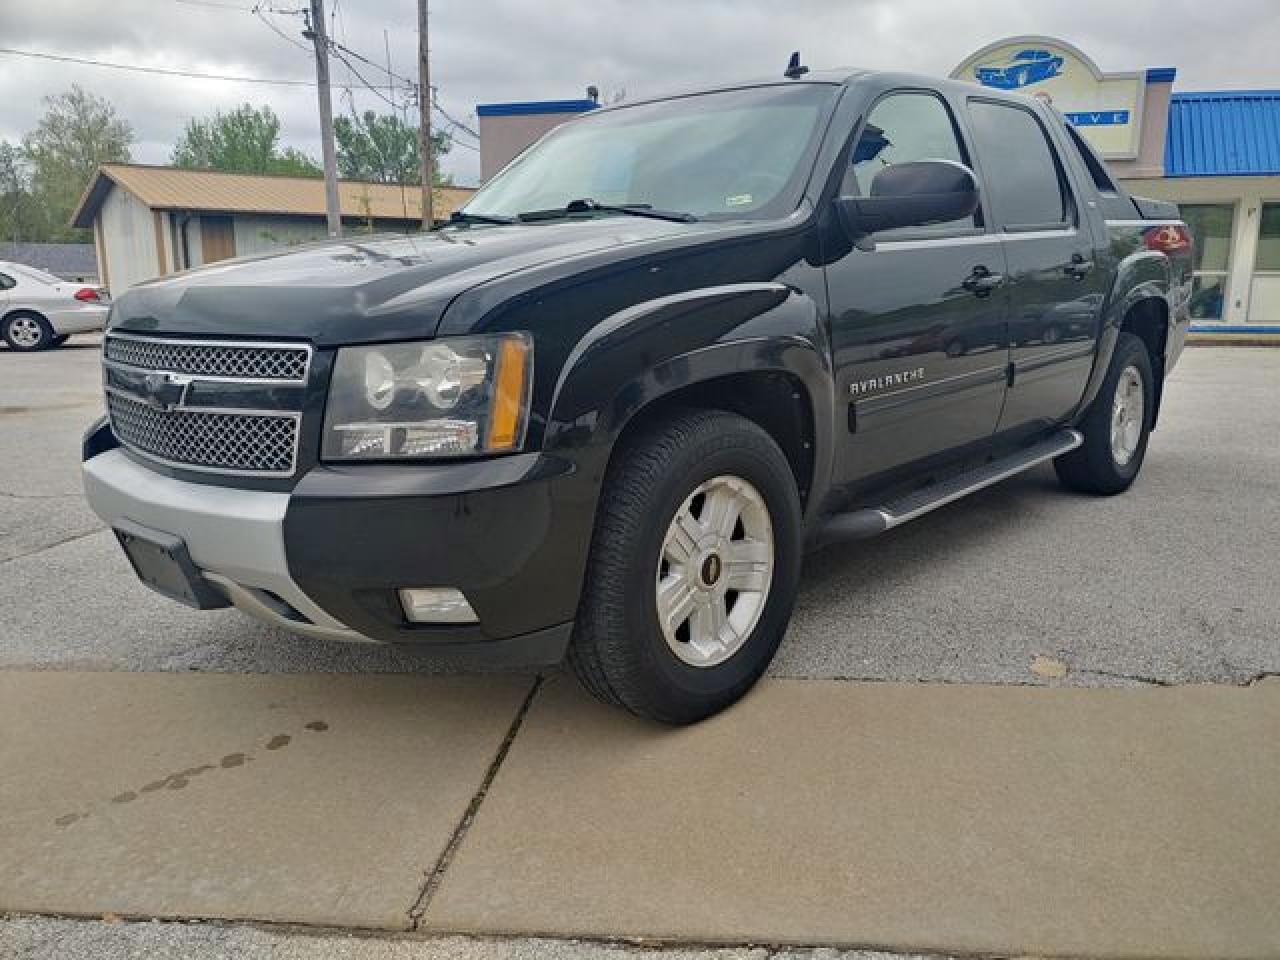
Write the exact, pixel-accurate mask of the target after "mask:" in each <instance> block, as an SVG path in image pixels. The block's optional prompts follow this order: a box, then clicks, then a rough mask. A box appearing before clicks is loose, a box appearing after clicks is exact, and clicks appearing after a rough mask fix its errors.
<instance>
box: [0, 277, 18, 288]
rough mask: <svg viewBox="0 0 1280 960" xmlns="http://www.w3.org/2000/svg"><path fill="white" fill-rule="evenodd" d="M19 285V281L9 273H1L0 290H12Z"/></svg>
mask: <svg viewBox="0 0 1280 960" xmlns="http://www.w3.org/2000/svg"><path fill="white" fill-rule="evenodd" d="M17 285H18V282H17V281H16V280H14V279H13V277H11V276H9V275H8V274H7V273H0V290H12V289H13V288H14V287H16V286H17Z"/></svg>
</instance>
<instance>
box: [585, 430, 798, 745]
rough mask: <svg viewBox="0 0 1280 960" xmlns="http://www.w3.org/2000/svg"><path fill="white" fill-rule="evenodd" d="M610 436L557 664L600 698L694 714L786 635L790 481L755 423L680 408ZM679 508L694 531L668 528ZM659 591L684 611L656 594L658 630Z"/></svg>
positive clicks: (741, 680)
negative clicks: (561, 661)
mask: <svg viewBox="0 0 1280 960" xmlns="http://www.w3.org/2000/svg"><path fill="white" fill-rule="evenodd" d="M622 444H623V446H622V448H621V449H620V450H618V451H617V452H616V453H615V455H614V457H613V459H612V461H611V462H610V465H609V470H608V472H607V474H606V476H605V483H604V489H603V492H602V494H601V498H600V505H599V510H598V513H597V517H596V525H595V532H594V535H593V538H592V545H591V554H590V561H589V565H588V569H587V577H586V583H585V585H584V588H583V596H582V600H581V603H580V605H579V610H578V616H577V619H576V622H575V625H574V633H573V638H572V640H571V642H570V646H569V664H570V666H571V667H572V669H573V671H574V672H575V673H576V674H577V676H578V678H579V680H580V681H581V682H582V684H583V686H585V687H586V688H587V690H589V691H590V692H591V693H592V694H594V695H595V696H596V697H597V698H599V699H600V700H603V701H604V702H605V703H609V704H613V705H616V706H620V707H623V708H624V709H626V710H629V711H631V712H632V713H634V714H636V715H638V716H641V717H646V718H649V719H651V720H657V721H660V722H663V723H670V724H685V723H693V722H695V721H698V720H701V719H703V718H705V717H708V716H711V715H712V714H714V713H716V712H718V711H720V710H723V709H724V708H725V707H727V706H729V705H730V704H732V703H734V702H735V701H736V700H738V699H739V698H740V697H741V696H742V695H743V694H745V693H746V692H747V691H748V690H749V689H750V688H751V686H752V685H753V684H754V683H755V682H756V680H758V679H759V678H760V675H761V674H762V673H764V671H765V668H766V667H768V665H769V662H770V661H771V660H772V659H773V655H774V652H775V651H776V650H777V648H778V644H779V643H780V642H781V640H782V635H783V633H784V632H785V631H786V628H787V623H788V621H789V620H790V618H791V608H792V605H793V603H794V601H795V594H796V588H797V585H798V583H799V579H800V560H801V514H800V498H799V495H798V493H797V492H796V482H795V478H794V476H793V474H792V472H791V466H790V464H789V463H788V462H787V458H786V456H785V455H784V454H783V453H782V451H781V450H780V449H779V448H778V445H777V444H776V443H774V441H773V439H772V438H771V437H770V436H769V435H768V434H767V433H766V432H765V431H764V430H762V429H761V428H760V427H759V426H757V425H756V424H754V423H752V422H751V421H750V420H747V419H744V418H743V417H740V416H737V415H735V414H731V413H725V412H721V411H680V412H677V413H675V414H674V415H673V416H672V417H671V418H670V419H668V420H665V421H662V422H657V423H654V424H651V425H649V426H647V427H643V428H641V429H640V431H639V432H638V433H637V434H636V435H635V436H632V437H627V438H624V439H623V441H622ZM699 498H701V500H699ZM713 505H714V506H713ZM735 509H736V510H737V511H738V512H737V515H736V519H733V513H732V511H733V510H735ZM678 514H679V517H680V519H681V520H682V525H681V526H680V527H679V528H678V529H679V530H680V531H694V532H695V534H696V537H683V538H682V536H681V535H680V534H679V533H677V525H676V518H677V515H678ZM713 514H715V515H716V516H713ZM719 517H723V518H726V519H725V520H724V521H723V522H716V521H717V519H718V518H719ZM730 525H731V526H732V529H731V532H729V533H728V535H727V537H726V536H725V534H724V531H727V530H730ZM717 530H719V531H720V532H719V533H717V532H716V531H717ZM699 538H700V539H699ZM770 538H771V540H772V550H771V551H770V550H769V549H768V542H769V539H770ZM686 543H688V544H690V545H691V546H692V545H694V544H695V543H696V546H693V548H692V549H688V550H685V548H684V544H686ZM761 544H764V546H763V547H762V546H760V545H761ZM721 554H723V556H721ZM770 554H771V556H770ZM748 556H749V557H750V559H749V560H748V559H744V558H746V557H748ZM675 557H684V558H685V560H683V561H676V560H674V559H673V558H675ZM734 561H737V562H736V563H735V562H734ZM769 561H771V562H772V568H771V570H769V571H768V572H767V574H766V573H765V572H764V571H765V565H766V564H767V563H768V562H769ZM748 580H749V581H750V582H751V583H752V587H744V589H743V590H741V591H737V590H734V589H732V588H730V587H729V584H730V583H731V582H742V583H746V582H748ZM660 587H661V589H662V591H663V593H664V595H665V597H666V598H672V597H684V596H685V595H686V594H687V595H688V596H690V597H692V598H693V600H692V601H690V606H689V609H690V610H691V612H690V613H689V614H687V619H676V618H677V617H678V616H679V614H678V613H675V611H677V610H681V609H684V607H682V606H681V604H679V603H678V602H676V601H673V600H668V601H666V602H668V606H667V607H665V608H664V609H667V610H668V611H671V612H672V617H671V620H670V625H669V627H668V628H667V629H664V627H663V625H662V623H661V622H660V619H659V609H660V601H659V589H660ZM761 587H762V589H756V588H761ZM721 601H722V602H723V606H721V607H717V606H716V604H717V603H720V602H721ZM716 610H723V611H725V612H726V614H727V615H726V616H725V619H724V622H723V623H719V622H718V621H717V615H716V614H715V612H714V611H716ZM708 625H711V626H712V629H707V627H708ZM726 630H727V631H728V632H726ZM695 631H696V632H695ZM717 631H718V632H717ZM682 637H683V639H682ZM695 641H700V642H697V643H695Z"/></svg>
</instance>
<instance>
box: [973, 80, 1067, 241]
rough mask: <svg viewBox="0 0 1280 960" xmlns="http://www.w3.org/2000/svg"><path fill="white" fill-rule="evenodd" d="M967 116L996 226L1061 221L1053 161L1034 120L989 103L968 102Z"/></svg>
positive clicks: (1061, 207)
mask: <svg viewBox="0 0 1280 960" xmlns="http://www.w3.org/2000/svg"><path fill="white" fill-rule="evenodd" d="M969 116H970V117H971V118H972V120H973V141H974V149H976V150H977V151H978V159H979V160H981V161H982V173H983V179H984V180H986V182H987V192H988V194H989V196H990V200H991V213H992V216H993V217H994V218H995V222H996V224H997V225H998V226H1001V227H1005V228H1013V229H1016V228H1019V227H1021V228H1026V227H1047V226H1056V225H1058V224H1061V223H1063V222H1065V221H1066V219H1067V203H1066V197H1065V196H1064V195H1063V192H1062V178H1061V177H1060V176H1059V174H1058V161H1057V158H1056V157H1055V156H1054V153H1053V148H1052V147H1051V146H1050V145H1049V140H1048V138H1047V137H1046V136H1045V132H1044V129H1043V128H1042V127H1041V126H1040V122H1039V121H1038V120H1037V119H1036V118H1035V116H1034V115H1033V114H1032V113H1031V112H1030V111H1029V110H1024V109H1022V108H1021V107H1016V106H1013V105H1012V104H1006V103H992V102H991V101H988V100H971V101H970V102H969Z"/></svg>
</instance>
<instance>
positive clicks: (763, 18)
mask: <svg viewBox="0 0 1280 960" xmlns="http://www.w3.org/2000/svg"><path fill="white" fill-rule="evenodd" d="M305 4H306V0H273V2H272V3H271V4H267V3H265V2H264V3H263V7H264V8H266V7H270V6H274V8H275V10H277V11H284V10H289V9H291V8H297V7H299V6H303V5H305ZM327 6H328V9H329V10H330V11H331V12H333V11H334V9H335V7H336V16H335V17H334V18H333V26H334V31H333V32H334V37H335V39H336V40H338V41H339V42H340V43H343V44H344V45H346V46H347V47H349V48H351V49H352V50H355V51H357V52H358V53H360V54H363V55H364V56H366V57H368V58H369V59H371V60H374V61H376V62H378V63H383V62H384V61H385V59H386V52H385V47H384V40H383V35H384V34H383V32H384V30H385V31H387V36H388V37H389V40H390V48H391V61H392V68H393V69H394V70H395V71H396V72H397V73H400V74H402V75H407V76H416V68H415V60H414V58H415V56H416V50H417V33H416V29H415V24H416V12H415V10H416V8H415V5H414V0H340V2H338V3H337V4H335V3H334V0H327ZM264 18H265V19H266V20H267V21H269V22H270V23H271V24H273V25H274V26H275V27H276V28H277V29H278V30H279V31H280V32H281V33H284V34H286V35H287V37H289V38H291V39H294V40H297V41H298V42H302V41H301V39H300V38H299V37H298V32H299V30H300V29H301V21H300V18H298V17H296V16H290V15H288V14H286V13H264V14H262V15H261V17H259V16H255V15H254V13H253V11H252V0H34V2H20V0H0V46H2V47H11V48H16V49H21V50H32V51H39V52H44V53H56V54H63V55H69V56H77V57H86V58H92V59H98V60H107V61H113V62H119V63H129V64H136V65H145V66H153V67H164V68H168V69H177V70H185V71H193V72H201V73H217V74H224V75H234V76H253V77H262V78H270V79H294V80H308V79H312V78H313V77H314V73H313V71H314V65H313V61H312V58H311V56H310V54H309V52H308V51H306V50H304V49H298V48H297V47H295V46H291V45H290V43H289V42H288V40H286V39H284V38H282V37H280V36H279V35H277V34H276V33H275V32H273V31H272V29H271V28H270V27H269V26H268V25H267V24H266V23H264V22H263V19H264ZM1028 33H1043V34H1049V35H1051V36H1056V37H1060V38H1062V39H1065V40H1067V41H1069V42H1071V43H1074V44H1075V45H1076V46H1078V47H1080V48H1081V49H1083V50H1084V52H1085V53H1087V54H1089V55H1091V56H1092V57H1093V59H1094V60H1095V61H1096V62H1097V63H1098V65H1099V66H1100V67H1101V68H1102V69H1103V70H1133V69H1141V68H1146V67H1156V66H1174V67H1177V68H1178V78H1177V81H1176V84H1175V89H1180V90H1215V89H1229V88H1259V87H1280V67H1278V66H1277V64H1278V58H1277V51H1280V3H1277V0H1123V2H1118V0H1072V2H1069V3H1066V2H1048V0H1045V2H1039V0H967V2H955V0H790V2H782V0H626V2H624V0H431V48H432V61H431V62H432V82H433V83H434V84H436V85H437V86H438V88H439V91H440V99H441V103H442V104H443V106H444V108H445V109H446V110H447V111H449V112H450V113H451V114H453V115H454V116H455V117H456V118H457V119H459V120H461V121H462V122H464V123H466V124H467V125H469V126H471V127H472V128H474V127H475V125H476V120H475V106H476V104H477V103H487V102H493V101H503V100H542V99H563V98H572V97H581V96H582V95H583V93H584V90H585V88H586V86H587V85H588V84H596V85H597V86H599V88H600V89H601V91H602V92H603V93H604V94H605V95H606V96H608V95H609V94H611V93H613V92H615V91H619V90H625V91H626V95H627V97H628V98H633V99H634V98H637V97H643V96H649V95H652V94H655V93H660V92H662V91H663V90H666V89H670V88H672V87H682V86H689V85H696V84H701V83H704V82H711V81H720V80H725V79H729V80H732V79H737V78H742V77H758V76H763V75H772V74H775V73H779V72H781V70H782V68H783V66H784V65H785V62H786V58H787V55H788V54H789V53H790V51H791V50H793V49H797V48H798V49H799V50H800V51H801V52H802V55H803V58H804V61H805V62H806V63H808V64H809V65H811V66H813V67H815V68H821V67H836V66H848V65H854V66H865V67H882V68H898V69H909V70H918V71H922V72H926V73H932V74H937V75H945V74H947V73H949V72H950V71H951V69H952V68H953V67H954V66H955V65H956V64H957V63H958V62H959V61H961V60H962V59H964V57H965V56H966V55H967V54H969V53H970V52H972V51H973V50H975V49H977V48H978V47H981V46H983V45H985V44H986V43H989V42H990V41H992V40H996V39H999V38H1000V37H1004V36H1011V35H1014V34H1028ZM360 69H361V72H362V73H364V74H365V76H366V77H367V78H368V79H369V80H371V81H376V80H383V81H384V82H385V78H383V77H379V76H378V74H377V71H375V70H373V69H372V68H365V67H364V66H361V67H360ZM334 76H335V78H336V80H337V81H338V82H341V83H344V84H346V83H352V84H354V94H353V96H354V101H355V106H356V108H357V109H358V110H364V109H366V108H370V107H381V108H383V109H386V105H385V104H383V103H382V101H380V100H379V99H378V98H377V97H376V96H375V95H373V94H372V93H370V92H368V91H367V90H364V89H363V88H362V87H360V86H359V83H358V81H355V80H354V78H352V77H351V76H350V74H349V73H348V72H347V71H346V69H345V68H344V67H343V66H342V65H341V64H336V63H335V65H334ZM77 82H78V83H80V84H82V85H84V86H85V87H86V88H88V89H91V90H93V91H95V92H96V93H99V94H101V95H102V96H105V97H107V98H108V99H110V100H111V101H112V102H113V103H114V104H115V105H116V107H117V109H118V110H119V111H120V113H121V114H122V115H123V116H124V117H125V118H127V119H128V120H129V122H130V123H131V124H132V125H133V129H134V132H135V134H136V135H137V141H138V142H137V143H136V144H135V146H134V148H133V155H134V159H135V160H138V161H142V162H148V163H164V162H167V161H168V159H169V154H170V151H171V149H172V145H173V142H174V140H175V138H176V137H177V136H178V135H179V133H180V132H181V131H182V128H183V127H184V125H185V124H186V122H187V121H188V120H189V119H190V118H191V117H200V116H204V115H207V114H210V113H212V112H213V111H214V110H216V109H219V108H221V109H228V108H231V107H235V106H236V105H237V104H240V103H244V102H249V103H253V104H255V105H260V104H269V105H270V106H271V107H272V108H273V109H274V110H275V111H276V112H277V113H278V114H279V115H280V116H281V118H282V119H283V122H284V140H285V141H286V142H287V143H289V144H292V145H294V146H298V147H300V148H302V149H303V150H305V151H307V152H308V153H310V154H312V155H313V156H317V157H318V156H319V142H318V133H317V120H316V101H315V90H314V88H310V87H283V86H263V85H253V84H244V83H230V82H224V81H212V80H184V79H178V78H172V77H156V76H148V75H145V74H139V73H126V72H123V71H116V70H106V69H101V68H95V67H88V66H76V65H72V64H65V63H50V62H43V61H37V60H29V59H25V58H18V57H13V56H8V55H5V54H0V139H7V140H10V141H13V140H17V139H18V138H20V137H21V136H22V134H23V133H24V132H25V131H26V130H28V129H30V128H31V127H32V126H34V125H35V123H36V121H37V119H38V118H39V116H40V113H41V103H40V98H41V97H43V96H45V95H49V94H56V93H59V92H61V91H63V90H65V89H67V88H68V87H69V86H70V85H71V84H72V83H77ZM397 97H398V98H399V99H403V98H402V97H400V96H399V95H397ZM348 98H349V95H348V94H347V93H346V92H343V91H341V90H339V91H335V101H334V109H335V111H343V112H345V111H348V110H350V103H349V99H348ZM459 139H460V140H462V141H465V142H471V141H470V138H467V137H465V136H460V138H459ZM444 166H445V169H446V170H448V171H449V172H451V173H452V174H453V175H454V177H455V179H456V180H457V182H459V183H474V182H475V181H476V180H477V178H478V175H479V163H478V158H477V154H476V153H475V152H473V151H471V150H467V149H463V148H461V147H457V148H455V149H454V150H453V152H452V153H451V154H450V155H449V156H448V157H447V158H446V160H445V163H444Z"/></svg>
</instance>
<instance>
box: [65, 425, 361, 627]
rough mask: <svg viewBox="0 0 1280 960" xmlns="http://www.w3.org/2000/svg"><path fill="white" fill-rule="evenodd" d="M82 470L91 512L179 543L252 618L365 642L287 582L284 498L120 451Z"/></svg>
mask: <svg viewBox="0 0 1280 960" xmlns="http://www.w3.org/2000/svg"><path fill="white" fill-rule="evenodd" d="M83 470H84V487H85V495H86V496H87V497H88V500H89V506H91V507H92V508H93V511H94V513H96V514H97V515H98V516H99V517H101V518H102V519H103V521H105V522H106V523H107V524H108V525H110V526H116V525H117V524H118V523H119V522H120V521H121V520H132V521H133V522H134V523H138V524H141V525H142V526H144V527H150V528H151V529H153V530H158V531H162V532H164V533H168V534H172V535H173V536H175V537H181V538H182V539H183V541H184V542H185V543H186V545H187V551H188V552H189V553H190V554H191V559H192V560H193V561H194V562H195V565H196V566H197V567H198V568H199V569H200V571H201V572H202V573H203V574H204V576H205V579H207V580H208V581H209V582H210V583H213V584H214V585H215V586H216V587H217V588H218V589H219V590H220V591H221V592H222V593H224V594H225V595H226V597H227V599H228V600H230V601H231V602H232V603H233V604H235V606H236V607H237V608H238V609H240V610H241V611H243V612H244V613H247V614H248V615H249V616H251V617H254V618H255V619H257V620H262V621H265V622H266V623H269V624H271V625H273V626H277V627H281V628H282V629H285V630H289V631H291V632H293V633H300V634H304V635H306V636H312V637H321V638H325V639H339V640H364V639H366V638H365V637H363V636H361V635H360V634H358V633H356V632H355V631H354V630H352V629H351V628H350V627H347V626H346V625H345V624H343V623H340V622H339V621H337V620H335V619H334V618H333V617H331V616H329V614H327V613H325V611H324V610H322V609H321V608H320V607H318V606H316V604H315V603H313V602H312V601H311V599H310V598H309V597H308V596H307V595H306V594H305V593H303V592H302V589H301V588H300V587H299V586H298V585H297V584H296V583H294V581H293V578H292V577H290V576H289V567H288V564H287V563H286V561H285V551H284V514H285V510H286V509H287V507H288V505H289V495H288V494H287V493H272V492H268V491H262V490H239V489H235V488H233V487H217V486H211V485H206V484H198V483H187V482H185V481H182V480H174V479H172V478H171V477H166V476H162V475H161V474H158V473H155V472H154V471H151V470H148V469H147V468H146V467H143V466H140V465H139V464H137V463H135V462H134V461H133V460H131V459H129V457H128V456H126V455H125V454H124V453H123V452H122V451H120V450H109V451H107V452H106V453H102V454H99V455H98V456H96V457H94V458H92V459H91V460H87V461H85V463H84V467H83ZM280 600H283V601H284V603H285V604H287V605H288V607H291V608H292V611H290V610H288V608H287V607H283V605H281V604H280V603H279V601H280ZM295 613H296V614H298V615H300V617H301V619H299V618H298V617H295V616H294V614H295Z"/></svg>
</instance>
